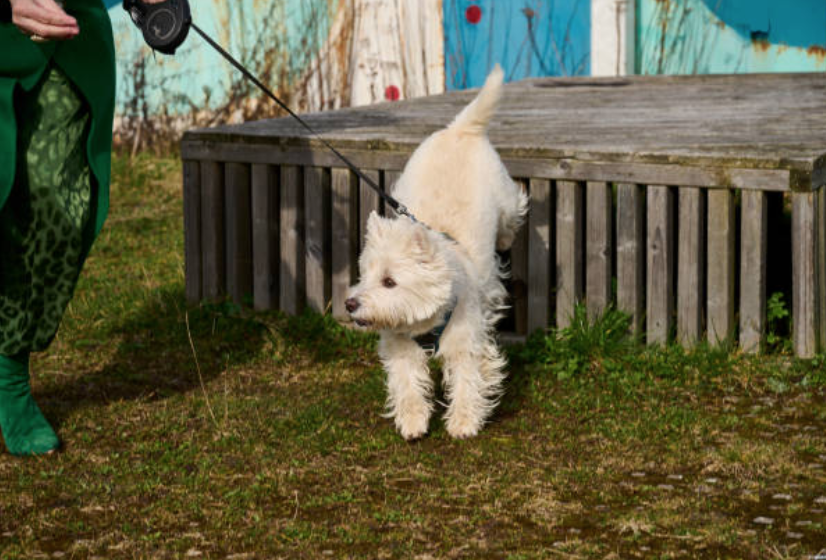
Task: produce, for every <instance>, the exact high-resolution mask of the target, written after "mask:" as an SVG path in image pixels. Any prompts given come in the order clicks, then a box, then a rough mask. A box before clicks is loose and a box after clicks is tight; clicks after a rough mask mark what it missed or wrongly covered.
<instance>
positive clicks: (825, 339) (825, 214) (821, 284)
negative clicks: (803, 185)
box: [817, 187, 826, 352]
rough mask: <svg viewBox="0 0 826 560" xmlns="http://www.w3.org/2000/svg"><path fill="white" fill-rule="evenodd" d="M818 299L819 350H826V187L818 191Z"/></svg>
mask: <svg viewBox="0 0 826 560" xmlns="http://www.w3.org/2000/svg"><path fill="white" fill-rule="evenodd" d="M817 255H818V265H817V279H818V282H817V288H818V292H817V301H818V303H819V305H818V331H819V332H820V346H819V351H820V352H823V351H824V350H826V188H823V187H821V188H820V189H819V190H818V191H817Z"/></svg>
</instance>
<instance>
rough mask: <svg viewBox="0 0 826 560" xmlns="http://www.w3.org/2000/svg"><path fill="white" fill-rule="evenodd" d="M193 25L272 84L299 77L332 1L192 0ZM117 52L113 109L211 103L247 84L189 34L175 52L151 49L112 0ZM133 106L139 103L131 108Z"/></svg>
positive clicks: (151, 110)
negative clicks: (116, 101)
mask: <svg viewBox="0 0 826 560" xmlns="http://www.w3.org/2000/svg"><path fill="white" fill-rule="evenodd" d="M190 4H191V9H192V18H193V21H195V22H196V23H197V24H198V26H199V27H201V28H202V29H203V30H204V31H206V32H207V33H209V34H210V35H211V36H213V37H214V38H215V39H216V40H217V41H218V42H219V43H221V44H222V45H224V46H225V48H227V50H229V52H231V53H232V54H233V55H234V56H236V57H237V58H239V59H240V60H241V61H242V62H243V63H244V64H246V65H249V66H250V67H251V68H252V69H253V70H254V71H255V72H256V73H257V74H258V75H260V76H261V77H262V78H263V81H265V83H268V85H270V86H271V87H274V88H277V87H278V86H279V85H281V84H285V83H288V82H289V81H290V80H292V79H294V78H296V77H297V76H299V75H300V74H301V73H302V71H303V70H304V69H305V68H307V67H308V65H309V64H310V62H311V60H312V58H313V55H314V53H315V52H317V51H318V49H319V47H320V46H321V44H322V43H323V42H324V40H325V39H326V38H327V34H328V32H329V26H330V15H331V10H332V6H333V4H334V1H333V0H232V1H226V0H194V1H192V2H190ZM109 15H110V17H111V19H112V25H113V28H114V32H115V43H116V49H117V53H118V74H119V75H118V111H119V113H121V114H136V113H141V112H146V113H148V114H157V113H159V112H160V113H171V114H177V113H182V112H183V113H187V112H190V110H192V109H193V108H196V109H198V108H204V109H215V108H216V107H219V106H221V105H222V104H225V103H227V101H228V98H229V96H230V95H232V94H236V93H240V94H242V95H243V94H244V93H246V92H249V91H250V90H249V87H250V86H249V84H248V83H246V82H245V81H243V80H242V79H241V78H240V74H239V73H238V72H237V70H235V69H234V68H232V67H231V66H230V65H229V64H228V63H226V62H225V61H224V60H223V59H222V58H221V57H220V55H218V54H217V53H216V52H215V51H214V50H213V49H212V48H210V47H209V46H208V45H207V44H206V42H205V41H203V39H201V37H200V36H198V35H196V34H195V33H194V32H190V35H189V37H188V38H187V41H186V42H185V43H184V44H183V45H182V46H181V48H180V49H179V50H178V52H177V53H176V55H175V56H165V55H162V54H154V53H152V52H151V51H150V50H149V49H148V47H146V46H145V44H144V42H143V38H142V37H141V35H140V33H139V31H138V29H137V28H135V27H134V25H133V24H132V22H131V21H130V20H129V17H128V15H127V14H126V12H125V11H124V10H123V9H122V8H121V7H120V4H118V5H115V6H113V7H112V8H110V10H109ZM136 104H140V105H143V106H142V107H135V105H136Z"/></svg>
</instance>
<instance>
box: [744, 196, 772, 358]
mask: <svg viewBox="0 0 826 560" xmlns="http://www.w3.org/2000/svg"><path fill="white" fill-rule="evenodd" d="M741 196H742V198H741V210H740V224H741V225H740V348H742V349H743V351H745V352H750V353H751V352H759V351H760V347H761V345H762V343H763V335H764V333H765V329H766V247H767V232H768V228H767V221H768V204H767V203H766V195H765V193H762V192H756V191H752V192H746V191H744V192H743V193H742V195H741Z"/></svg>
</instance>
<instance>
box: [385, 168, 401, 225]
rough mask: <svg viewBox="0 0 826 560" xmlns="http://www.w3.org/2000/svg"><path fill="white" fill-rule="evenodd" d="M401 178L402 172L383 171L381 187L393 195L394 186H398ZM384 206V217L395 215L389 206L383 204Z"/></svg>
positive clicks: (393, 170)
mask: <svg viewBox="0 0 826 560" xmlns="http://www.w3.org/2000/svg"><path fill="white" fill-rule="evenodd" d="M401 176H402V172H401V171H397V170H395V169H389V170H387V171H382V182H381V185H382V188H383V189H384V190H385V192H388V193H392V192H393V186H394V185H395V184H396V181H398V180H399V177H401ZM382 206H383V212H382V215H383V216H392V215H395V213H394V212H393V210H392V209H391V208H390V207H389V206H388V205H387V204H382Z"/></svg>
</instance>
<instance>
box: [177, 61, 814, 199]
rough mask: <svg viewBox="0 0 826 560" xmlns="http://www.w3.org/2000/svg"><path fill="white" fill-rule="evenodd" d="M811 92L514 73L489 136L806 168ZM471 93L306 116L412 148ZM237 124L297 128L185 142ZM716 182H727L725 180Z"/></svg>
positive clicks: (749, 83)
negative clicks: (522, 77)
mask: <svg viewBox="0 0 826 560" xmlns="http://www.w3.org/2000/svg"><path fill="white" fill-rule="evenodd" d="M819 87H820V86H819V85H818V82H817V75H816V74H812V75H791V76H789V75H787V76H769V75H761V76H745V75H743V76H733V77H729V76H714V77H710V76H685V77H680V78H674V77H662V76H659V77H655V78H643V77H623V78H622V79H612V80H608V81H606V80H602V81H598V80H595V79H594V78H579V79H576V78H574V79H570V78H569V79H547V78H546V79H535V80H521V81H519V82H517V83H512V84H507V85H506V86H505V90H504V94H503V96H502V103H501V105H500V108H499V111H498V112H497V118H496V121H495V123H494V126H493V127H491V133H492V137H493V140H494V144H495V145H496V146H497V147H499V148H501V149H502V150H503V154H505V156H506V157H510V156H511V154H512V155H514V156H515V155H517V153H519V152H522V153H525V152H529V153H531V154H535V155H536V157H537V159H554V158H557V157H559V155H560V154H574V155H575V156H576V158H575V159H585V156H587V155H593V156H595V157H596V158H598V159H600V160H602V161H605V160H606V159H608V158H610V157H614V158H620V157H626V158H627V159H626V161H636V162H644V163H674V164H678V165H693V166H698V167H707V166H708V167H713V166H720V167H738V166H741V165H743V164H744V163H745V164H746V165H744V166H745V167H751V168H754V169H767V170H769V169H787V168H795V167H799V168H800V169H803V170H804V171H806V172H809V173H811V171H812V165H813V162H814V161H815V160H816V159H817V158H818V157H820V156H822V155H823V144H822V138H823V137H824V130H826V129H824V127H823V125H822V124H820V123H821V122H823V121H824V120H826V108H824V107H822V106H821V105H818V104H817V102H816V101H817V99H818V95H819V94H820V93H821V92H819V90H818V88H819ZM619 92H622V94H621V95H620V94H619ZM474 94H475V92H451V93H448V94H446V95H442V96H436V97H432V98H424V99H416V100H411V101H408V102H401V103H394V104H392V105H388V104H379V105H376V106H372V107H359V108H353V109H349V110H343V111H336V112H325V113H321V114H316V115H308V118H309V119H310V121H309V122H310V123H311V124H312V125H313V126H314V127H316V128H317V129H319V130H322V131H324V132H323V134H324V136H325V138H327V139H329V140H331V141H334V142H336V144H337V145H345V146H346V142H351V143H355V142H361V143H364V144H367V143H370V144H371V145H372V147H375V148H379V149H382V148H385V147H394V146H398V145H400V144H406V145H409V146H413V145H416V144H418V143H419V142H420V141H421V140H422V139H423V138H424V137H425V136H427V135H428V134H430V133H431V132H433V131H434V130H436V129H438V128H441V127H443V126H444V125H445V124H447V123H448V122H450V120H451V119H452V118H453V117H454V116H455V115H456V114H457V113H458V111H459V110H461V108H462V107H463V106H464V105H465V104H467V103H468V102H469V101H470V100H471V99H472V97H473V95H474ZM675 107H677V108H678V109H677V110H675ZM767 115H768V117H767ZM239 129H240V131H241V132H242V133H243V136H244V139H243V143H244V144H252V143H256V142H257V140H258V138H259V137H261V136H269V137H271V138H272V139H273V140H271V141H270V143H271V144H273V145H274V146H275V147H276V148H278V147H279V146H280V145H282V144H283V141H281V138H284V137H295V136H302V135H304V133H303V132H302V131H300V128H299V126H298V124H297V123H295V122H293V121H291V120H284V119H276V120H265V121H262V122H259V123H248V124H245V125H241V126H239V127H221V128H220V129H218V130H209V131H205V130H200V131H193V132H191V133H189V134H188V135H187V138H188V139H192V138H200V139H203V140H208V141H221V140H222V139H226V138H227V137H230V135H232V134H233V133H234V134H239ZM560 130H564V131H566V132H565V134H564V135H560V134H559V133H558V132H559V131H560ZM721 130H724V131H725V134H720V131H721ZM304 142H305V143H307V142H308V141H307V140H306V139H304ZM310 143H314V144H317V142H315V141H310ZM509 152H511V154H509ZM580 156H582V157H580ZM316 164H320V162H316ZM588 179H592V178H591V177H588ZM652 184H674V183H670V182H669V183H652ZM677 184H693V185H696V186H704V185H698V184H697V183H694V182H679V183H677ZM717 185H725V186H728V187H733V186H736V185H732V184H731V183H729V182H726V181H720V182H718V183H717Z"/></svg>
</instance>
